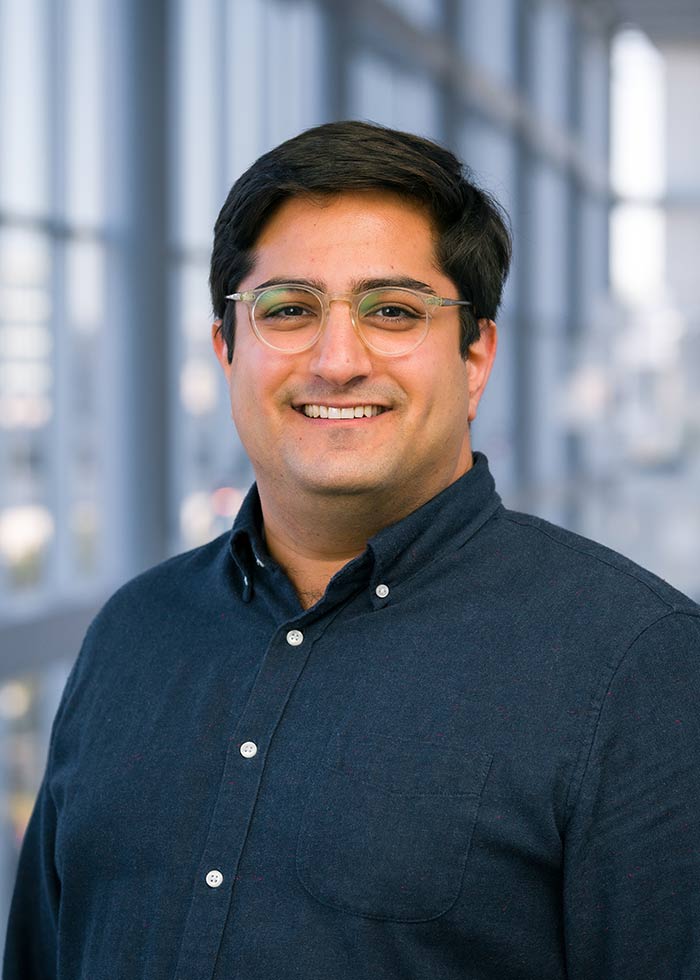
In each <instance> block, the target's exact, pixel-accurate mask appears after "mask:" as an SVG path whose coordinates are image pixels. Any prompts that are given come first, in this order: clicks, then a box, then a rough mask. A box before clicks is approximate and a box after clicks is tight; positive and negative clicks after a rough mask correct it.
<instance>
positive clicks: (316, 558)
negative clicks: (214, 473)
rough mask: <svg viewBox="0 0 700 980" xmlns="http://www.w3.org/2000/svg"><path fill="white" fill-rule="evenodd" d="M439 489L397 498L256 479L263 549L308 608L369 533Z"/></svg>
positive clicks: (361, 548)
mask: <svg viewBox="0 0 700 980" xmlns="http://www.w3.org/2000/svg"><path fill="white" fill-rule="evenodd" d="M469 468H470V467H469V466H468V467H467V469H469ZM462 472H465V470H460V471H459V472H455V473H454V474H453V476H452V479H451V480H449V481H448V483H450V482H453V480H455V479H457V478H458V477H459V476H461V475H462ZM275 489H277V488H275ZM441 489H444V487H442V486H441V487H437V488H434V487H433V488H430V489H429V490H428V488H424V494H423V495H422V496H419V495H412V496H410V497H407V498H406V499H404V500H402V501H397V499H396V496H395V495H389V497H388V499H386V500H383V499H381V498H379V499H378V498H377V497H375V496H374V495H370V494H362V493H360V494H352V495H340V494H338V495H336V494H312V495H305V494H300V493H298V492H297V493H294V492H288V491H285V492H283V493H276V492H269V488H268V487H267V486H266V484H265V481H264V480H263V481H261V480H260V479H258V492H259V494H260V503H261V507H262V515H263V524H264V530H265V541H266V544H267V549H268V551H269V553H270V555H271V556H272V558H274V560H275V561H276V562H277V563H278V564H279V565H280V566H281V567H282V568H283V569H284V571H285V572H286V574H287V577H288V578H289V580H290V581H291V583H292V585H293V586H294V589H295V591H296V593H297V595H298V597H299V601H300V602H301V605H302V606H303V608H304V609H308V608H309V607H310V606H313V605H314V604H315V603H316V602H318V600H319V599H320V598H321V596H322V595H323V593H324V592H325V591H326V587H327V585H328V583H329V582H330V580H331V579H332V578H333V576H334V575H335V574H336V572H338V571H340V569H341V568H343V566H344V565H347V563H348V562H350V561H352V559H353V558H356V557H357V556H358V555H361V554H362V552H363V551H364V550H365V548H366V547H367V542H368V541H369V539H370V538H371V537H373V536H374V535H375V534H377V533H378V532H379V531H381V530H382V529H383V528H385V527H388V526H389V525H390V524H395V523H396V522H397V521H400V520H401V519H402V518H404V517H406V516H407V515H408V514H410V513H412V512H413V511H414V510H417V509H418V508H419V507H421V506H422V505H423V504H424V503H426V502H427V501H428V500H430V499H431V498H432V497H434V496H436V494H437V493H439V492H440V490H441ZM290 502H292V503H291V505H290Z"/></svg>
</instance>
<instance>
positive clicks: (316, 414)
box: [295, 404, 388, 419]
mask: <svg viewBox="0 0 700 980" xmlns="http://www.w3.org/2000/svg"><path fill="white" fill-rule="evenodd" d="M295 411H297V412H301V413H302V414H303V415H306V416H307V418H310V419H363V418H364V419H370V418H374V416H375V415H381V414H382V413H383V412H387V411H388V409H387V408H386V407H385V406H384V405H343V406H340V405H310V404H309V405H299V406H297V407H296V408H295Z"/></svg>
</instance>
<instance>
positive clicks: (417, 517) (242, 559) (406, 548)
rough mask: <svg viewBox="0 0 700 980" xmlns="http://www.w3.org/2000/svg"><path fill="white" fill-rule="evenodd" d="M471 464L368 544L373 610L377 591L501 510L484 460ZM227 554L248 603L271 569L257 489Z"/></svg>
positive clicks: (249, 496) (379, 601) (244, 509)
mask: <svg viewBox="0 0 700 980" xmlns="http://www.w3.org/2000/svg"><path fill="white" fill-rule="evenodd" d="M473 460H474V461H473V465H472V467H471V469H469V470H467V472H466V473H465V474H464V476H461V477H460V478H459V479H458V480H456V481H455V482H454V483H451V484H450V485H449V486H448V487H446V488H445V489H444V490H443V491H441V493H439V494H437V496H435V497H433V498H432V499H431V500H429V501H428V502H427V503H425V504H423V506H422V507H419V508H418V510H415V511H413V513H411V514H409V515H408V516H407V517H404V518H403V519H402V520H400V521H397V523H396V524H391V525H389V527H385V528H384V529H383V530H381V531H380V532H379V533H378V534H375V535H374V537H372V538H370V540H369V541H368V542H367V551H366V552H365V555H368V556H369V557H371V559H372V565H373V570H372V573H371V582H370V586H371V589H372V595H373V602H374V603H375V604H377V605H381V604H382V602H383V600H382V597H381V596H377V594H376V587H377V585H379V584H382V583H387V584H389V585H394V584H397V583H398V582H400V581H404V580H405V579H407V578H409V577H410V576H411V575H413V574H414V572H416V571H418V570H419V569H420V568H422V567H424V566H425V565H426V564H428V563H429V562H430V561H431V560H432V559H434V558H435V557H436V556H438V555H439V554H442V553H444V550H445V549H446V548H449V550H451V551H452V550H456V549H457V548H459V547H461V546H462V545H463V544H464V543H465V542H466V541H467V540H468V539H469V538H471V537H472V536H473V535H474V534H476V532H477V531H478V530H479V528H480V527H481V526H482V524H484V523H485V522H486V521H487V520H488V519H489V518H490V517H491V516H492V515H493V514H494V513H495V512H496V510H497V509H498V508H499V507H500V506H501V498H500V497H499V495H498V493H497V492H496V486H495V483H494V480H493V477H492V475H491V471H490V470H489V465H488V460H487V458H486V456H485V455H484V454H483V453H478V452H477V453H474V456H473ZM229 548H230V551H231V555H232V556H233V559H234V561H235V562H236V565H237V566H238V569H239V571H240V574H241V582H242V598H243V600H244V601H245V602H248V601H250V599H251V597H252V594H253V593H252V588H253V578H254V576H255V573H256V567H257V568H265V567H266V566H267V565H268V564H273V559H272V558H271V557H270V555H269V553H268V551H267V548H266V546H265V541H264V538H263V533H262V509H261V506H260V497H259V495H258V489H257V486H256V484H253V486H252V487H251V488H250V490H249V491H248V493H247V494H246V497H245V499H244V501H243V503H242V505H241V509H240V510H239V512H238V516H237V517H236V520H235V521H234V524H233V528H232V530H231V536H230V539H229ZM346 567H347V566H346ZM340 574H342V571H341V572H340V573H339V575H340ZM380 591H381V590H380Z"/></svg>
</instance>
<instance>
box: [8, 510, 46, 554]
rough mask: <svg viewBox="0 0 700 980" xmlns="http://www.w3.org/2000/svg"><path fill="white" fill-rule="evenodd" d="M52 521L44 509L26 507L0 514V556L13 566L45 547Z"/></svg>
mask: <svg viewBox="0 0 700 980" xmlns="http://www.w3.org/2000/svg"><path fill="white" fill-rule="evenodd" d="M53 533H54V521H53V517H52V516H51V513H50V512H49V511H48V510H47V509H46V507H41V506H38V505H27V506H21V507H7V508H5V510H2V511H0V553H1V554H3V555H4V557H5V558H6V560H7V561H8V562H9V563H10V564H16V563H18V562H20V561H22V560H24V559H25V558H27V557H29V556H31V555H32V554H34V553H36V552H37V551H41V550H42V549H43V548H45V547H46V545H47V543H48V542H49V541H50V540H51V538H52V537H53Z"/></svg>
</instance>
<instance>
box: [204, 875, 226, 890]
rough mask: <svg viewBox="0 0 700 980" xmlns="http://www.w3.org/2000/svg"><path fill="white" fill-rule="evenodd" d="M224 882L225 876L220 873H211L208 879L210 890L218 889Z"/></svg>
mask: <svg viewBox="0 0 700 980" xmlns="http://www.w3.org/2000/svg"><path fill="white" fill-rule="evenodd" d="M223 880H224V876H223V875H222V874H221V872H220V871H210V872H209V874H208V875H207V877H206V882H207V884H208V885H209V887H210V888H218V887H219V885H220V884H221V882H222V881H223Z"/></svg>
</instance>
